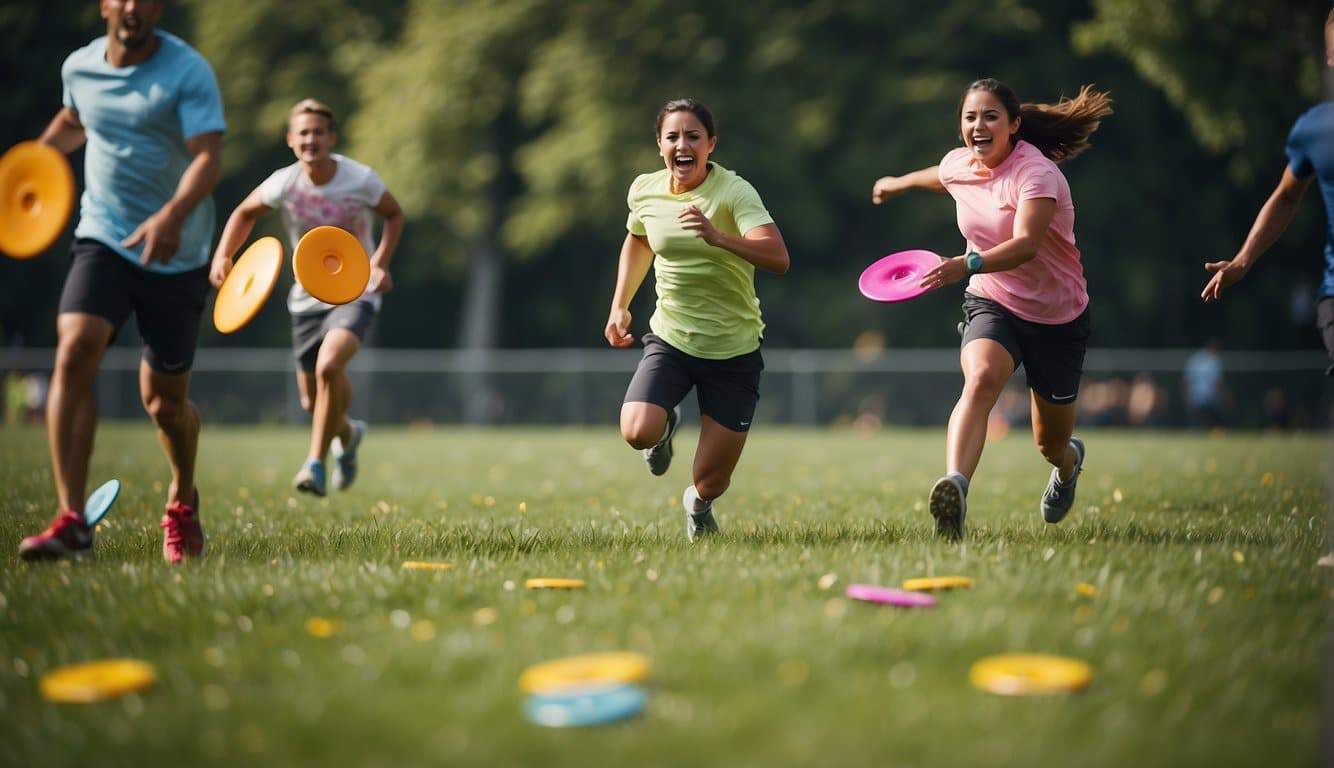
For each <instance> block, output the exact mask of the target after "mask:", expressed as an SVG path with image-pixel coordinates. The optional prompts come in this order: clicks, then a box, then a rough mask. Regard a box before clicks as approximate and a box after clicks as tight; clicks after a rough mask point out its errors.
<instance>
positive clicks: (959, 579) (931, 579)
mask: <svg viewBox="0 0 1334 768" xmlns="http://www.w3.org/2000/svg"><path fill="white" fill-rule="evenodd" d="M972 586H973V580H972V579H970V578H968V577H967V576H928V577H926V578H921V579H908V580H907V581H905V582H903V588H904V589H907V590H912V591H914V592H931V591H934V590H937V589H969V588H971V587H972Z"/></svg>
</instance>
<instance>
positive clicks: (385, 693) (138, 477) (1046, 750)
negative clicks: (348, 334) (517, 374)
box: [0, 425, 1330, 767]
mask: <svg viewBox="0 0 1334 768" xmlns="http://www.w3.org/2000/svg"><path fill="white" fill-rule="evenodd" d="M693 437H694V435H693V434H692V433H688V432H683V433H682V435H681V436H680V437H678V441H679V442H678V459H677V462H678V463H677V465H676V466H674V467H673V468H672V470H671V472H670V473H669V474H668V475H667V477H666V478H654V477H651V476H650V475H649V474H648V472H647V471H646V470H645V469H644V466H643V464H642V462H641V460H640V458H639V456H638V455H637V454H636V453H635V452H633V451H631V450H630V449H628V448H626V447H625V446H624V445H622V444H621V443H620V442H619V440H618V435H617V433H616V430H615V428H614V427H609V428H607V429H601V430H596V431H589V430H548V431H520V430H502V431H489V432H483V431H461V430H436V431H429V432H408V431H401V430H391V429H374V428H373V430H372V432H371V434H370V436H369V438H368V439H367V442H366V443H365V446H364V449H363V450H364V453H363V458H362V472H363V474H362V477H361V478H360V480H359V481H358V484H357V486H356V487H355V488H353V489H352V490H351V491H349V492H347V493H344V494H339V495H337V496H333V497H330V498H329V499H327V500H323V501H317V500H312V499H309V498H305V497H302V498H294V494H293V493H292V492H291V491H290V490H289V488H288V481H289V479H290V477H291V475H292V473H293V472H294V471H295V470H296V468H297V466H298V463H299V460H300V459H301V457H302V456H303V454H304V446H305V442H306V433H305V431H304V430H297V429H244V428H240V429H224V428H216V427H215V428H209V429H208V430H207V432H206V434H205V436H204V441H203V444H202V450H201V456H200V469H199V482H200V486H201V488H202V492H203V499H204V500H203V515H204V521H205V525H206V530H207V532H208V534H209V536H210V547H211V549H210V552H209V556H208V558H207V559H206V560H205V561H204V562H203V563H200V564H194V565H190V566H188V567H184V568H179V569H172V568H170V567H168V566H167V565H166V564H165V563H163V562H162V560H161V532H160V529H159V528H158V526H157V522H158V519H159V517H160V516H161V509H162V508H161V504H162V496H163V493H162V484H163V482H165V480H166V473H165V470H164V466H165V465H164V463H163V460H162V458H161V456H160V452H159V449H158V446H157V443H156V441H155V440H154V438H153V436H152V434H151V431H150V430H149V429H148V428H147V426H146V425H144V426H141V425H106V426H104V427H103V429H102V431H101V432H100V433H99V437H98V445H97V450H96V454H95V456H94V460H93V477H94V479H95V480H96V481H99V482H100V480H101V479H104V478H108V477H111V476H116V477H119V478H121V480H122V481H123V482H124V483H125V489H124V491H123V493H122V495H121V498H120V501H119V502H118V504H117V506H116V508H115V509H114V510H113V512H112V513H111V515H110V517H109V518H108V523H104V525H103V526H102V527H101V528H99V530H98V534H97V545H96V558H95V559H92V560H88V561H84V562H80V563H73V564H38V565H31V566H30V565H26V564H23V563H21V562H19V561H18V560H17V558H16V557H15V556H14V554H13V552H14V551H15V548H16V546H17V544H18V540H19V538H20V537H21V536H22V535H24V534H27V533H33V532H36V531H37V530H39V529H41V528H42V527H43V526H45V524H46V523H47V521H48V519H49V518H50V516H51V514H52V513H53V512H54V506H53V504H54V502H53V500H52V499H53V496H52V491H51V482H50V472H49V468H48V464H47V461H48V460H47V448H46V440H45V436H44V434H43V433H40V432H38V431H33V430H17V431H16V430H13V429H10V430H6V431H0V480H2V481H3V482H2V483H0V550H3V552H4V553H5V554H4V557H5V565H4V567H3V568H2V569H0V763H3V764H7V765H23V766H44V765H51V766H57V765H59V766H65V765H87V766H92V765H140V766H147V765H173V766H183V765H189V766H195V765H213V764H217V765H222V764H226V765H320V766H343V765H348V766H363V765H364V766H396V767H397V766H415V765H446V764H508V765H572V766H593V765H633V766H640V767H642V766H649V765H729V766H751V765H753V766H770V765H816V764H819V765H877V766H883V765H891V764H892V765H910V766H911V765H915V766H947V765H959V766H965V765H1034V764H1041V765H1080V766H1091V765H1105V766H1124V765H1129V764H1135V765H1139V766H1145V765H1164V766H1168V765H1170V766H1182V765H1210V766H1217V765H1261V764H1264V765H1301V764H1311V763H1313V762H1314V761H1315V754H1316V749H1317V743H1316V742H1317V733H1318V729H1319V722H1320V696H1319V692H1320V686H1321V674H1322V662H1321V660H1322V656H1323V651H1324V644H1325V633H1326V628H1327V624H1326V616H1327V608H1328V605H1329V603H1328V597H1329V591H1330V581H1329V575H1328V572H1327V571H1324V570H1322V569H1319V568H1317V566H1316V560H1317V558H1318V557H1319V556H1320V552H1321V547H1322V541H1323V538H1324V528H1325V515H1326V508H1327V502H1326V497H1325V494H1326V489H1325V487H1324V480H1323V478H1324V473H1325V471H1326V470H1327V468H1328V465H1327V463H1326V462H1327V461H1328V457H1329V454H1328V441H1327V439H1325V438H1322V437H1313V436H1308V437H1262V436H1257V435H1236V436H1229V437H1221V438H1206V437H1195V436H1180V435H1158V434H1130V433H1097V432H1094V433H1089V434H1087V435H1086V437H1087V439H1088V445H1089V459H1088V469H1087V471H1086V473H1085V475H1084V478H1083V480H1082V482H1081V487H1080V498H1079V500H1078V503H1077V511H1076V512H1074V513H1072V514H1071V517H1070V518H1069V519H1067V520H1066V522H1065V523H1063V524H1062V525H1060V526H1048V525H1046V524H1044V523H1043V522H1042V521H1041V518H1040V516H1039V513H1038V511H1037V500H1038V495H1039V494H1040V492H1041V490H1042V487H1043V484H1044V482H1045V479H1046V476H1047V469H1046V465H1045V464H1043V463H1042V461H1041V459H1040V457H1039V456H1038V455H1037V453H1036V451H1035V450H1034V449H1033V447H1032V444H1031V440H1030V439H1029V438H1028V437H1026V436H1024V435H1022V434H1019V435H1013V436H1011V437H1010V438H1008V439H1007V440H1004V441H1001V442H999V443H997V444H994V445H992V446H990V447H989V448H988V451H987V455H986V456H985V457H984V459H983V467H982V470H981V472H980V473H979V475H978V477H977V478H976V479H975V481H974V489H973V492H972V494H971V498H970V514H969V523H970V531H969V535H968V537H967V540H966V542H965V543H964V544H963V545H950V544H946V543H942V542H937V541H936V540H935V539H934V537H933V535H932V533H931V530H932V529H931V525H930V518H929V516H928V514H927V513H926V511H925V509H924V503H923V502H924V497H925V493H926V490H927V489H928V488H929V487H930V484H931V482H932V481H933V480H934V479H935V477H936V476H937V475H938V474H939V471H940V465H941V462H942V450H943V448H942V446H943V431H942V430H932V431H921V432H917V431H893V432H885V433H881V434H879V435H875V436H861V435H856V434H853V433H850V432H828V431H807V432H804V431H784V430H779V429H771V428H765V429H758V430H756V432H755V433H754V434H753V437H752V439H751V443H750V445H749V447H748V448H747V452H746V455H745V456H744V457H743V459H742V463H741V466H740V468H739V470H738V472H737V476H736V479H735V482H734V484H733V486H732V490H731V491H730V492H729V493H728V495H727V496H726V497H725V498H724V499H723V500H722V501H721V502H719V504H718V507H717V510H718V514H719V522H720V524H721V525H722V526H723V535H722V536H720V537H718V538H716V539H714V540H712V541H710V542H708V543H706V544H702V545H696V546H690V545H688V544H687V543H686V541H685V537H684V532H683V525H682V519H681V512H680V507H679V504H680V502H679V498H680V493H681V490H682V488H684V487H685V485H686V484H687V482H688V479H689V466H688V464H689V461H688V460H689V458H690V456H691V455H692V454H693V449H692V447H691V446H692V442H693ZM410 559H440V560H446V561H449V562H451V563H454V564H455V566H456V568H455V569H454V570H452V571H448V572H435V573H432V572H409V571H403V570H401V569H400V567H399V565H400V563H401V562H402V561H404V560H410ZM830 574H832V576H827V575H830ZM928 574H937V575H939V574H964V575H968V576H972V577H974V578H975V579H976V580H977V584H976V587H975V588H974V589H972V590H968V591H961V592H955V593H950V594H946V595H943V596H942V601H941V605H940V606H939V607H937V608H935V609H930V610H918V611H902V610H896V609H891V608H877V607H872V606H869V605H865V604H860V603H853V602H851V601H848V600H846V599H845V598H843V596H842V593H843V589H844V587H846V586H847V585H848V584H849V583H854V582H872V583H879V584H886V585H897V584H898V583H899V582H900V581H902V580H903V579H905V578H909V577H913V576H919V575H928ZM533 576H573V577H580V578H584V579H587V580H588V588H587V589H586V590H584V591H582V592H526V591H525V590H524V589H523V580H524V579H525V578H527V577H533ZM822 577H824V578H823V579H822ZM831 579H836V581H834V583H833V585H832V586H830V587H828V588H822V585H824V586H827V585H828V583H829V581H830V580H831ZM1078 582H1088V583H1090V584H1093V585H1095V586H1096V587H1097V588H1098V590H1099V595H1098V596H1097V597H1096V598H1093V599H1090V598H1088V597H1083V596H1080V595H1078V594H1077V593H1076V592H1075V585H1076V583H1078ZM516 585H517V586H516ZM313 617H319V618H324V619H327V620H329V621H331V622H333V623H334V626H335V627H336V628H337V632H336V633H335V634H334V635H333V636H331V637H325V638H320V637H315V636H313V635H311V634H310V633H309V632H308V631H307V629H306V625H307V621H308V620H309V619H311V618H313ZM613 649H624V650H633V651H639V652H642V653H644V654H647V655H648V656H650V657H651V658H652V659H653V662H654V677H653V680H652V682H651V684H650V697H649V703H648V706H647V707H646V709H645V712H644V714H643V716H642V717H640V718H638V719H635V720H632V721H627V722H624V723H621V724H619V725H614V726H607V727H602V728H595V729H574V730H549V729H544V728H540V727H538V726H535V725H532V724H530V723H528V722H527V721H526V720H525V719H524V717H523V714H522V709H521V708H522V702H523V694H522V693H521V692H520V691H519V689H518V687H517V684H516V682H517V679H518V677H519V674H520V673H521V672H522V670H523V669H524V668H525V667H526V666H528V665H530V664H533V663H535V662H539V661H542V660H546V659H550V658H554V657H559V656H563V655H567V654H573V653H582V652H590V651H601V650H613ZM1008 651H1045V652H1054V653H1061V654H1067V655H1071V656H1076V657H1079V658H1082V659H1085V660H1087V661H1088V662H1090V663H1091V664H1092V665H1093V667H1094V670H1095V674H1096V678H1095V681H1094V683H1093V685H1092V686H1091V687H1090V688H1089V689H1087V690H1085V691H1084V692H1082V693H1078V694H1074V695H1069V696H1064V697H1055V698H1036V699H1034V698H1027V699H1025V698H1005V697H1000V696H995V695H992V694H988V693H984V692H981V691H978V690H976V689H974V688H973V687H972V686H971V685H970V684H969V681H968V670H969V666H970V665H971V664H972V662H973V661H974V660H976V659H978V658H980V657H982V656H985V655H988V654H992V653H998V652H1008ZM114 656H131V657H138V658H142V659H145V660H148V661H150V662H152V663H153V664H155V665H156V666H157V669H158V672H159V679H158V682H157V684H156V685H155V686H154V687H153V688H151V689H149V690H147V691H145V692H144V693H142V694H138V695H131V696H128V697H125V698H122V699H119V700H116V701H111V702H106V703H101V704H92V705H66V704H52V703H47V702H45V701H43V700H42V698H41V697H40V696H39V694H38V690H37V681H38V679H39V678H40V676H41V675H42V674H43V673H44V672H46V671H48V670H50V669H52V668H54V667H56V666H59V665H62V664H66V663H71V662H79V661H85V660H90V659H97V658H103V657H114Z"/></svg>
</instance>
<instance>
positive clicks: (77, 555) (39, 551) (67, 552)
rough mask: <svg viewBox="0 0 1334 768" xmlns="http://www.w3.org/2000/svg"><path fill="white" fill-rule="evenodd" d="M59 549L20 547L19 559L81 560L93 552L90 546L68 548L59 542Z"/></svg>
mask: <svg viewBox="0 0 1334 768" xmlns="http://www.w3.org/2000/svg"><path fill="white" fill-rule="evenodd" d="M59 546H60V549H59V550H51V549H45V548H42V547H33V548H32V549H20V550H19V559H20V560H22V561H23V562H25V563H41V562H50V561H53V560H63V559H70V560H82V559H83V558H85V557H88V556H90V555H92V554H93V548H92V546H89V547H88V548H87V549H69V548H67V547H66V546H65V545H64V544H60V545H59Z"/></svg>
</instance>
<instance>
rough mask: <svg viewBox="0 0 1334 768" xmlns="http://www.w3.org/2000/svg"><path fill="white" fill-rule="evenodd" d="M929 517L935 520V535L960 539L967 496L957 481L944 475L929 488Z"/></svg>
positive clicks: (966, 515) (965, 512) (965, 515)
mask: <svg viewBox="0 0 1334 768" xmlns="http://www.w3.org/2000/svg"><path fill="white" fill-rule="evenodd" d="M929 504H930V509H931V516H932V517H934V518H935V519H936V535H937V536H940V537H941V538H945V539H956V540H957V539H962V538H963V522H964V519H965V518H966V517H968V496H967V495H966V494H965V493H964V491H963V487H962V486H961V485H959V481H958V480H955V479H954V478H953V477H951V476H949V475H946V476H944V477H942V478H940V479H939V480H937V481H936V484H935V485H933V486H932V487H931V497H930V501H929Z"/></svg>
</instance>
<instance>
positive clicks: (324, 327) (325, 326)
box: [292, 299, 375, 373]
mask: <svg viewBox="0 0 1334 768" xmlns="http://www.w3.org/2000/svg"><path fill="white" fill-rule="evenodd" d="M374 321H375V305H374V304H372V303H370V302H369V301H363V300H361V299H357V300H356V301H354V302H352V303H351V304H340V305H338V306H336V307H334V308H332V309H326V310H323V311H321V312H311V313H308V314H301V315H292V357H294V358H295V359H296V363H297V365H299V366H301V370H303V371H305V372H306V373H314V372H315V363H316V361H318V360H319V357H320V344H322V343H324V337H325V336H327V335H329V331H332V330H333V329H335V328H346V329H347V330H349V331H351V332H352V333H354V334H356V337H357V339H358V340H360V341H365V340H366V334H368V333H370V330H371V323H373V322H374Z"/></svg>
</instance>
